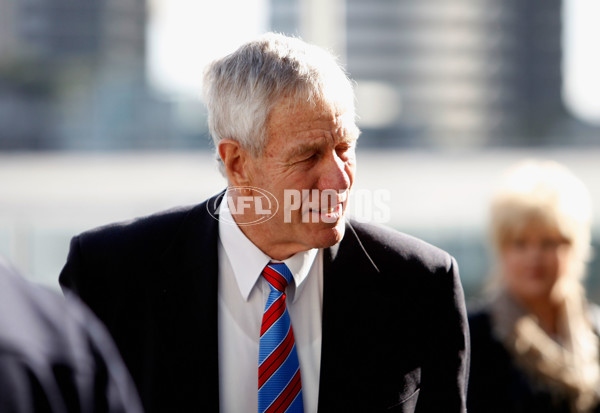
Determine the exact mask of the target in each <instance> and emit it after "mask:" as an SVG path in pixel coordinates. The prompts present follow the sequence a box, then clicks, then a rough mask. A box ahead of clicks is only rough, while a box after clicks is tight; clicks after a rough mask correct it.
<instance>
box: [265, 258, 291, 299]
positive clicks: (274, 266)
mask: <svg viewBox="0 0 600 413" xmlns="http://www.w3.org/2000/svg"><path fill="white" fill-rule="evenodd" d="M262 275H263V277H264V278H265V280H267V282H268V283H269V285H270V286H271V287H272V288H274V289H276V290H277V291H280V292H285V287H287V286H288V284H289V283H290V282H291V281H292V277H293V276H292V273H291V271H290V269H289V268H288V267H287V265H285V264H284V263H283V262H278V263H276V262H270V263H269V264H267V266H266V267H265V269H264V270H263V273H262Z"/></svg>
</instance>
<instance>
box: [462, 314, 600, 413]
mask: <svg viewBox="0 0 600 413" xmlns="http://www.w3.org/2000/svg"><path fill="white" fill-rule="evenodd" d="M469 327H470V329H471V374H470V377H469V389H468V395H467V410H468V412H469V413H563V412H564V413H571V411H570V409H569V403H568V401H567V400H566V399H565V398H560V397H556V396H553V395H552V393H551V392H550V390H549V389H548V388H547V387H545V386H544V385H542V384H541V383H535V380H533V379H532V378H531V377H530V376H529V375H528V374H527V373H526V372H525V371H524V370H522V369H521V368H520V367H519V366H517V365H516V364H515V362H514V361H513V358H512V357H511V355H510V353H509V352H508V350H507V349H506V348H505V347H504V345H503V344H502V343H501V342H500V340H499V339H498V338H496V337H495V336H494V334H493V333H492V331H493V330H492V323H491V316H490V313H489V310H488V309H487V308H486V307H479V308H478V309H476V310H474V311H472V312H470V314H469ZM596 331H597V330H596ZM594 413H600V406H599V407H596V409H595V410H594Z"/></svg>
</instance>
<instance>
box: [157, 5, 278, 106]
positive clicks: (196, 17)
mask: <svg viewBox="0 0 600 413" xmlns="http://www.w3.org/2000/svg"><path fill="white" fill-rule="evenodd" d="M267 1H268V0H219V1H214V0H149V4H150V22H149V32H148V35H149V44H148V55H149V66H150V74H149V76H150V80H151V81H152V83H153V84H154V85H155V86H156V87H157V88H158V89H159V90H161V91H163V92H165V93H167V94H168V95H172V96H175V97H177V96H180V97H198V96H199V95H200V88H201V84H202V82H201V81H202V70H203V68H204V66H205V65H206V64H207V63H208V62H210V61H211V60H212V59H214V58H216V57H219V56H222V55H224V54H226V53H227V52H230V51H233V50H234V49H235V48H236V47H237V46H238V45H239V44H241V43H242V42H243V41H245V40H247V39H249V38H251V37H253V36H255V35H257V34H260V33H262V32H264V31H266V28H267V23H268V21H267V19H268V13H267V12H266V10H267V8H266V7H267V6H266V4H267Z"/></svg>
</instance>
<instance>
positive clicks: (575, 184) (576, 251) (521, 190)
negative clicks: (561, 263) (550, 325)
mask: <svg viewBox="0 0 600 413" xmlns="http://www.w3.org/2000/svg"><path fill="white" fill-rule="evenodd" d="M591 211H592V208H591V199H590V195H589V192H588V190H587V188H586V187H585V185H584V184H583V183H582V182H581V181H580V180H579V179H578V178H577V177H576V176H575V175H574V174H573V173H572V172H571V171H569V170H568V169H567V168H566V167H564V166H563V165H561V164H559V163H557V162H554V161H535V160H527V161H523V162H520V163H518V164H517V165H515V166H513V167H512V168H510V169H509V170H508V171H507V173H506V174H505V176H504V179H503V180H502V183H501V185H500V186H499V188H498V190H497V191H496V193H495V195H494V196H493V198H492V202H491V208H490V235H491V239H492V240H491V241H492V246H493V248H494V252H495V253H496V254H499V253H500V252H501V251H502V250H503V248H504V247H505V246H506V245H507V243H508V242H510V241H511V240H513V239H514V238H515V237H516V236H517V235H518V234H519V233H520V232H521V231H522V230H523V229H524V228H525V227H526V226H528V225H530V224H532V223H535V224H538V225H541V226H542V227H543V228H548V229H553V230H556V231H558V233H559V234H560V235H561V236H562V237H563V238H564V239H565V240H566V241H567V242H568V243H569V244H570V246H571V258H570V262H569V265H568V267H567V271H568V272H569V274H568V275H569V276H571V277H573V278H575V279H577V280H581V279H582V278H583V275H584V273H585V266H586V263H587V261H588V260H589V258H590V255H591V219H592V216H591V215H592V213H591Z"/></svg>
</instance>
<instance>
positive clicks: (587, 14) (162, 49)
mask: <svg viewBox="0 0 600 413" xmlns="http://www.w3.org/2000/svg"><path fill="white" fill-rule="evenodd" d="M149 1H150V25H149V44H148V55H149V66H150V74H149V76H150V79H151V81H152V83H153V84H154V85H155V86H156V87H157V88H158V89H159V90H161V91H162V92H164V93H165V94H167V95H169V96H172V97H174V98H178V97H184V98H198V97H199V96H200V90H201V81H202V70H203V67H204V66H205V65H206V63H208V62H209V61H210V60H212V59H213V58H215V57H218V56H221V55H224V54H225V53H227V52H229V51H233V50H234V49H235V48H236V47H237V46H238V45H239V44H240V43H242V42H243V41H245V40H247V39H249V38H251V37H253V36H255V35H257V34H259V33H262V32H264V31H266V30H267V28H268V0H220V1H214V0H149ZM564 11H565V14H564V16H565V20H564V31H563V45H564V64H563V71H564V74H565V78H564V98H565V103H566V105H567V107H568V108H569V109H570V110H571V112H573V114H575V115H576V116H577V117H579V118H581V119H584V120H586V121H588V122H590V123H593V124H598V125H600V98H599V96H600V75H598V74H599V73H600V47H598V45H597V42H598V39H600V24H598V21H600V20H599V18H600V1H599V0H564Z"/></svg>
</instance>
